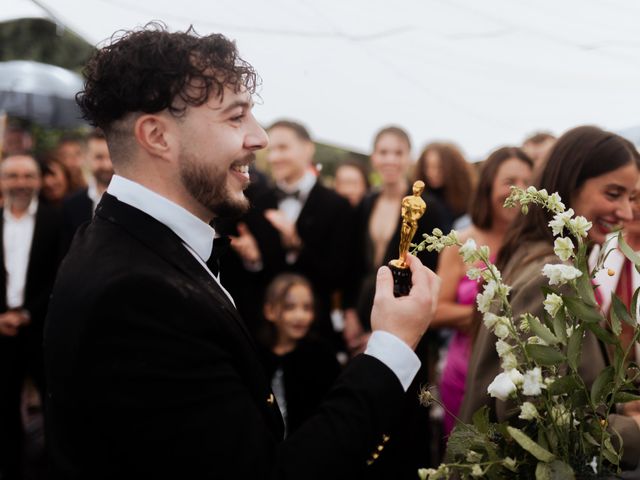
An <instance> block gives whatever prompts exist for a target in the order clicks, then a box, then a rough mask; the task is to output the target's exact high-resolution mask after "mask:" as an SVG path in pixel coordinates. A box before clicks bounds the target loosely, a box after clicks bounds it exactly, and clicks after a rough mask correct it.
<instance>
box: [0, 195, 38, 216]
mask: <svg viewBox="0 0 640 480" xmlns="http://www.w3.org/2000/svg"><path fill="white" fill-rule="evenodd" d="M37 211H38V197H33V198H32V199H31V203H30V204H29V206H28V207H27V214H26V215H25V216H23V217H20V218H16V217H14V216H13V214H12V213H11V206H10V205H9V204H8V202H7V203H6V204H5V205H4V209H3V217H4V220H5V221H10V222H19V221H20V220H23V219H25V218H35V216H36V212H37Z"/></svg>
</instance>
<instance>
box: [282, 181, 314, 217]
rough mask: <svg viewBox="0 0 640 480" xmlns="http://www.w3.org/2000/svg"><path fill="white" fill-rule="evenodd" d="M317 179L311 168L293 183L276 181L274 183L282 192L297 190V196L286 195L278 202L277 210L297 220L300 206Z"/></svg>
mask: <svg viewBox="0 0 640 480" xmlns="http://www.w3.org/2000/svg"><path fill="white" fill-rule="evenodd" d="M317 180H318V179H317V177H316V175H315V174H314V173H313V172H312V171H311V170H307V171H306V173H305V174H304V175H303V176H302V178H301V179H300V180H298V181H297V182H295V183H294V184H287V183H284V182H278V183H277V184H276V185H277V186H278V188H279V189H280V190H282V191H283V192H286V193H295V192H298V198H294V197H287V198H285V199H283V200H280V201H279V202H278V210H280V211H282V212H283V213H284V214H285V215H286V216H287V219H288V220H290V221H291V222H293V223H295V222H297V221H298V217H299V216H300V212H301V211H302V207H304V204H305V202H306V201H307V197H308V196H309V193H311V190H312V189H313V187H314V185H315V184H316V182H317Z"/></svg>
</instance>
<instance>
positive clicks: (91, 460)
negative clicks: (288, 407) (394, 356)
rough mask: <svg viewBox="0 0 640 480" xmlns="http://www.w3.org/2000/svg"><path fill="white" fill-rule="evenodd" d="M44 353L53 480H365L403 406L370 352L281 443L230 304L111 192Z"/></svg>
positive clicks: (265, 389)
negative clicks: (365, 471)
mask: <svg viewBox="0 0 640 480" xmlns="http://www.w3.org/2000/svg"><path fill="white" fill-rule="evenodd" d="M45 359H46V372H47V381H48V387H49V394H48V397H47V413H48V415H47V425H46V426H47V429H46V431H47V434H48V440H49V446H50V457H51V462H52V473H53V478H54V479H87V478H92V479H110V480H111V479H114V478H138V479H146V478H149V479H157V478H171V479H178V478H181V479H191V478H198V479H256V478H278V479H280V478H282V479H284V478H286V479H303V478H304V479H323V480H325V479H327V478H332V479H340V478H345V479H347V478H349V479H350V478H358V476H359V475H360V474H361V473H362V471H363V469H364V468H365V464H366V462H367V459H368V458H370V457H369V455H370V454H371V452H372V451H373V450H374V449H377V444H378V443H379V442H380V440H381V439H382V438H383V435H384V434H385V432H386V431H387V429H388V428H389V427H390V425H391V424H392V423H393V421H394V420H395V418H396V415H397V414H398V411H399V409H400V407H401V405H402V400H403V398H404V393H403V389H402V386H401V385H400V382H399V381H398V379H397V378H396V377H395V375H394V374H393V373H392V372H391V370H390V369H389V368H388V367H386V366H385V365H384V364H382V363H381V362H379V361H378V360H376V359H375V358H373V357H369V356H365V355H362V356H360V357H359V358H358V359H356V360H354V362H353V363H352V364H351V366H350V367H349V368H348V369H347V370H346V371H345V372H344V373H343V374H342V376H341V377H340V378H339V379H338V381H337V383H336V384H335V386H334V387H333V389H332V390H331V392H330V393H329V394H328V396H327V397H326V399H325V401H324V402H323V403H322V404H321V406H320V407H319V409H318V410H317V411H316V414H315V415H314V416H313V417H312V418H311V419H310V420H309V421H308V422H307V423H306V424H304V425H303V426H302V427H301V428H300V429H299V430H298V431H297V432H296V433H295V434H294V435H292V436H291V437H289V438H288V439H287V440H286V441H283V440H282V432H283V428H282V421H281V417H280V413H279V409H278V405H277V404H276V403H275V401H274V400H273V396H272V393H271V391H270V387H269V380H268V379H267V377H266V375H265V374H264V370H263V368H262V365H261V364H260V360H259V356H258V352H257V349H256V347H255V346H254V343H253V340H252V338H251V336H250V335H249V334H248V332H247V330H246V327H245V326H244V325H243V322H242V320H241V318H240V317H239V315H238V314H237V312H236V309H235V308H234V306H233V305H232V304H231V302H230V301H229V300H228V298H227V297H226V296H225V294H224V293H223V292H222V291H221V289H220V288H219V287H218V285H217V283H216V282H215V281H214V280H213V278H212V277H211V276H210V275H209V274H208V272H207V271H205V269H204V268H203V267H202V266H201V265H200V264H199V263H198V262H197V260H196V259H195V258H194V257H193V256H192V255H191V254H190V253H189V252H188V251H187V250H186V249H185V247H184V246H183V245H182V242H181V240H180V239H179V238H178V237H177V236H176V235H175V234H174V233H173V232H172V231H171V230H170V229H169V228H168V227H166V226H165V225H163V224H161V223H159V222H158V221H156V220H154V219H153V218H151V217H150V216H148V215H146V214H145V213H143V212H141V211H140V210H138V209H136V208H133V207H131V206H128V205H126V204H124V203H121V202H119V201H118V200H117V199H115V198H114V197H112V196H110V195H108V194H105V196H104V198H103V199H102V201H101V202H100V204H99V206H98V208H97V210H96V216H95V217H94V220H93V221H92V223H90V224H89V225H88V226H83V227H81V228H80V230H79V231H78V233H77V235H76V237H75V238H74V241H73V244H72V246H71V250H70V252H69V254H68V255H67V257H66V259H65V260H64V262H63V264H62V266H61V268H60V272H59V275H58V278H57V280H56V285H55V287H54V293H53V295H52V300H51V304H50V308H49V314H48V317H47V323H46V327H45Z"/></svg>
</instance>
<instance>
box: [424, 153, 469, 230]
mask: <svg viewBox="0 0 640 480" xmlns="http://www.w3.org/2000/svg"><path fill="white" fill-rule="evenodd" d="M473 174H474V171H473V167H472V166H471V165H469V163H468V162H467V161H466V160H465V158H464V155H462V152H461V151H460V149H459V148H458V147H456V146H455V145H454V144H452V143H441V142H434V143H430V144H429V145H427V146H426V147H425V149H424V150H423V151H422V154H421V155H420V157H419V158H418V162H417V163H416V166H415V173H414V179H415V180H422V181H423V182H424V183H425V185H426V187H427V190H428V191H429V192H430V193H431V194H432V195H433V196H434V197H436V198H437V199H438V200H439V201H440V203H441V204H442V206H443V207H444V208H445V211H446V214H447V222H448V223H450V224H451V225H452V226H453V228H455V229H460V228H464V227H465V226H468V224H469V217H468V216H467V213H468V207H469V198H470V196H471V195H472V193H473V187H474V182H473V177H474V175H473Z"/></svg>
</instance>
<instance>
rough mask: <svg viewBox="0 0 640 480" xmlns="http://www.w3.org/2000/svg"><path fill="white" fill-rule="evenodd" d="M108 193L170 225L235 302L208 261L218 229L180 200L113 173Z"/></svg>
mask: <svg viewBox="0 0 640 480" xmlns="http://www.w3.org/2000/svg"><path fill="white" fill-rule="evenodd" d="M107 192H108V193H109V194H110V195H113V196H114V197H116V198H117V199H118V200H120V201H121V202H122V203H126V204H127V205H131V206H132V207H134V208H137V209H138V210H141V211H143V212H144V213H146V214H147V215H149V216H151V217H153V218H155V219H156V220H157V221H159V222H160V223H162V224H163V225H166V226H167V227H169V228H170V229H171V230H172V231H173V233H175V234H176V235H177V236H178V237H180V239H181V240H182V245H183V246H184V247H185V248H186V249H187V251H188V252H189V253H190V254H191V255H193V257H194V258H195V259H196V260H197V261H198V262H199V263H200V265H202V267H203V268H204V269H205V270H206V271H207V272H208V273H209V275H211V277H213V279H214V280H215V281H216V283H217V284H218V285H219V286H220V288H221V289H222V291H223V292H224V293H225V294H226V295H227V297H229V300H231V303H233V304H234V305H235V302H234V301H233V297H232V296H231V294H230V293H229V292H228V291H227V290H226V289H225V288H224V287H223V286H222V284H221V283H220V278H219V275H214V274H213V272H211V270H209V267H207V264H206V261H207V260H208V259H209V257H210V256H211V252H212V250H213V239H214V238H215V236H216V231H215V230H214V228H213V227H212V226H211V225H209V224H208V223H205V222H203V221H202V220H200V219H199V218H198V217H196V216H195V215H193V214H192V213H191V212H189V211H188V210H186V209H184V208H182V207H181V206H180V205H178V204H177V203H174V202H172V201H171V200H169V199H167V198H165V197H163V196H162V195H159V194H157V193H155V192H154V191H152V190H149V189H148V188H146V187H143V186H142V185H140V184H139V183H136V182H133V181H131V180H129V179H127V178H124V177H120V176H118V175H114V176H113V178H112V179H111V183H110V184H109V188H107Z"/></svg>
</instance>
